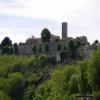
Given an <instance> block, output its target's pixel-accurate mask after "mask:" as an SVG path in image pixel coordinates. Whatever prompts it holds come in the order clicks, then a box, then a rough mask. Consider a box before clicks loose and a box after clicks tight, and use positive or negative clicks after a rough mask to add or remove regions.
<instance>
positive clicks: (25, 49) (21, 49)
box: [18, 43, 33, 55]
mask: <svg viewBox="0 0 100 100" xmlns="http://www.w3.org/2000/svg"><path fill="white" fill-rule="evenodd" d="M32 46H33V44H30V43H19V46H18V53H19V55H32V54H33V51H32Z"/></svg>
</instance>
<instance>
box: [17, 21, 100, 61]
mask: <svg viewBox="0 0 100 100" xmlns="http://www.w3.org/2000/svg"><path fill="white" fill-rule="evenodd" d="M46 32H47V33H46ZM48 32H49V30H48V29H47V28H45V29H43V30H42V32H41V34H43V35H44V38H45V36H46V34H48ZM49 33H50V32H49ZM98 48H100V44H99V41H98V40H96V41H95V42H94V43H93V44H92V45H90V43H89V42H88V40H87V37H86V36H80V37H77V38H75V39H74V38H72V37H68V23H67V22H63V23H62V38H61V39H60V37H59V36H55V35H54V34H52V33H50V40H49V38H48V39H47V41H43V39H42V36H41V38H38V39H37V41H35V42H33V41H32V39H31V38H30V39H28V40H27V41H26V43H19V45H18V54H19V55H40V54H46V55H48V56H49V57H54V58H56V60H57V61H61V55H66V57H67V58H68V57H69V56H72V58H89V57H90V56H91V55H92V54H93V52H94V51H96V49H98ZM66 57H64V58H66ZM62 59H63V58H62Z"/></svg>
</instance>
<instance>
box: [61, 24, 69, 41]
mask: <svg viewBox="0 0 100 100" xmlns="http://www.w3.org/2000/svg"><path fill="white" fill-rule="evenodd" d="M67 26H68V24H67V23H66V22H63V23H62V40H66V39H67V31H68V29H67Z"/></svg>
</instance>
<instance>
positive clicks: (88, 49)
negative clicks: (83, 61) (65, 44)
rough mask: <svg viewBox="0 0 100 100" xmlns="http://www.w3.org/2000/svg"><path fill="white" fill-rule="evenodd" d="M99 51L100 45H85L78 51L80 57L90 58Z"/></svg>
mask: <svg viewBox="0 0 100 100" xmlns="http://www.w3.org/2000/svg"><path fill="white" fill-rule="evenodd" d="M97 49H100V44H95V45H85V46H82V47H80V48H79V49H78V54H79V56H80V57H83V58H90V57H91V56H92V54H93V53H94V52H95V51H96V50H97Z"/></svg>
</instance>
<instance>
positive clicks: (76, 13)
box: [0, 0, 100, 42]
mask: <svg viewBox="0 0 100 100" xmlns="http://www.w3.org/2000/svg"><path fill="white" fill-rule="evenodd" d="M99 4H100V1H99V0H9V1H8V0H0V22H1V23H0V27H2V29H0V32H1V33H2V32H3V33H10V34H8V35H9V36H11V37H13V38H14V36H15V34H14V33H17V36H18V37H20V36H21V38H19V39H20V40H19V41H25V39H26V37H27V36H29V35H31V34H33V35H36V36H40V31H41V29H42V28H44V27H47V28H49V29H50V30H51V32H53V33H54V34H56V35H60V36H61V22H62V21H67V22H68V26H69V27H68V32H69V36H73V37H77V36H80V35H86V36H88V38H89V41H91V42H93V41H94V40H95V39H99V40H100V38H99V37H100V33H99V32H100V28H99V26H100V19H99V18H100V14H99V12H100V9H99ZM13 34H14V35H13ZM25 34H26V35H25ZM23 36H24V37H23ZM14 40H16V41H18V39H16V38H14Z"/></svg>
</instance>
